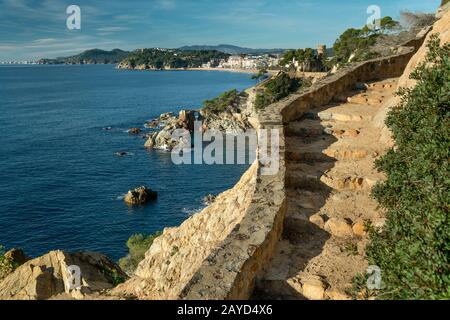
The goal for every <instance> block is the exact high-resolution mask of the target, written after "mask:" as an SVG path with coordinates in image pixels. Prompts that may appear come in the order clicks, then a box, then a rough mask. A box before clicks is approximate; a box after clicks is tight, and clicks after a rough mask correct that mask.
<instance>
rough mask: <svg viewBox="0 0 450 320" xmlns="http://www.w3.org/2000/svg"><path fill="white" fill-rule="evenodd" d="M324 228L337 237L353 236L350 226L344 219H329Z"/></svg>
mask: <svg viewBox="0 0 450 320" xmlns="http://www.w3.org/2000/svg"><path fill="white" fill-rule="evenodd" d="M325 230H326V231H328V232H330V233H331V234H332V235H333V236H335V237H338V238H349V237H352V236H353V230H352V226H351V225H350V224H349V223H348V222H347V221H346V220H345V219H340V218H331V219H329V220H328V221H327V222H326V223H325Z"/></svg>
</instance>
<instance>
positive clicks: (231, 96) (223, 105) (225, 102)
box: [203, 89, 245, 113]
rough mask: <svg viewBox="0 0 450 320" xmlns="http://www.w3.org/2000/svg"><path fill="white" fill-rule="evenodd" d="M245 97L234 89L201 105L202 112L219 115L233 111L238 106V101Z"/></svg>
mask: <svg viewBox="0 0 450 320" xmlns="http://www.w3.org/2000/svg"><path fill="white" fill-rule="evenodd" d="M244 95H245V92H241V93H240V92H239V91H237V90H236V89H233V90H230V91H227V92H224V93H222V94H221V95H219V96H218V97H216V98H214V99H212V100H206V101H205V102H204V103H203V111H204V112H206V113H219V112H224V111H227V110H230V111H233V110H236V108H237V107H238V106H239V100H240V98H241V97H243V96H244Z"/></svg>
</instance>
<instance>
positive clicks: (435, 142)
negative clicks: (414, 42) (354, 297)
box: [367, 36, 450, 299]
mask: <svg viewBox="0 0 450 320" xmlns="http://www.w3.org/2000/svg"><path fill="white" fill-rule="evenodd" d="M428 46H429V54H428V55H427V58H426V61H425V62H424V63H422V64H420V65H419V66H418V67H417V69H416V70H415V71H414V72H413V74H412V76H411V78H412V79H415V80H417V86H416V87H415V88H413V89H402V90H400V92H399V94H400V96H401V103H400V104H399V105H398V106H396V107H395V108H394V109H393V110H392V111H391V112H390V113H389V115H388V118H387V121H386V124H387V126H388V127H389V128H390V129H391V131H392V133H393V137H394V139H395V142H396V146H395V148H393V149H391V150H390V151H389V152H388V153H387V154H386V155H385V156H384V157H382V158H381V159H380V160H378V161H377V162H376V166H377V168H378V169H379V170H380V171H382V172H384V173H385V174H386V176H387V180H386V181H385V182H384V183H381V184H378V185H377V186H375V188H374V190H373V195H374V197H375V198H376V199H377V201H378V202H379V204H380V205H381V207H382V208H384V209H385V210H386V212H387V222H386V225H385V226H384V227H383V229H382V230H377V231H372V232H370V235H371V243H370V245H369V246H368V249H367V257H368V260H369V262H370V264H372V265H377V266H379V267H380V268H381V270H382V272H383V274H382V276H383V282H384V285H385V288H383V289H382V290H381V292H380V293H379V298H383V299H450V261H449V257H450V228H449V226H450V214H449V190H450V175H449V169H450V165H449V159H450V123H449V116H450V103H449V92H450V81H449V79H450V59H449V57H450V45H449V44H448V43H447V44H445V45H444V46H443V47H441V46H440V45H439V38H438V37H437V36H433V38H432V39H431V40H430V43H429V45H428Z"/></svg>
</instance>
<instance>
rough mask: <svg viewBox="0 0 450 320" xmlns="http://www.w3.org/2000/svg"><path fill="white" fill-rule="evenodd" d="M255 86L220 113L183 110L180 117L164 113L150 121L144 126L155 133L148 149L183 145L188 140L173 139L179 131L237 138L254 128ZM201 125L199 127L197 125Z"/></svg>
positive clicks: (171, 147) (149, 137)
mask: <svg viewBox="0 0 450 320" xmlns="http://www.w3.org/2000/svg"><path fill="white" fill-rule="evenodd" d="M253 90H254V87H252V88H250V89H247V90H246V91H244V92H241V93H239V94H238V95H237V98H236V99H235V100H234V101H232V102H231V103H229V104H228V105H226V106H225V107H223V108H222V109H220V110H217V109H214V108H208V107H205V106H204V107H202V108H201V109H197V110H181V111H180V112H179V114H178V115H176V114H175V113H173V112H167V113H163V114H161V115H160V116H159V117H158V118H156V119H152V120H150V121H148V122H147V123H146V124H145V125H144V126H145V127H146V128H148V129H152V130H154V131H153V132H150V133H148V134H146V136H145V138H146V142H145V144H144V146H145V148H147V149H155V150H165V151H171V150H173V149H174V148H175V147H176V146H178V145H179V144H180V143H183V142H184V143H186V141H182V140H181V139H180V140H175V139H173V134H174V133H175V131H176V130H180V129H184V130H187V131H189V132H190V133H193V132H194V131H195V130H200V131H201V132H202V133H205V132H207V131H210V130H213V131H218V132H222V133H226V134H232V135H237V134H241V133H244V132H246V131H248V130H250V129H252V128H254V125H252V123H254V117H255V114H256V111H255V109H254V94H252V91H253ZM196 121H198V122H201V126H200V127H199V128H195V122H196Z"/></svg>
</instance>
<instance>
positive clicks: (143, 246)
mask: <svg viewBox="0 0 450 320" xmlns="http://www.w3.org/2000/svg"><path fill="white" fill-rule="evenodd" d="M161 234H162V232H155V233H154V234H151V235H146V234H142V233H140V234H135V235H132V236H131V237H130V238H129V239H128V241H127V247H128V251H129V253H128V255H127V256H126V257H125V258H122V259H120V260H119V266H120V267H121V268H122V270H123V271H125V272H126V273H127V274H128V275H132V274H133V273H134V271H135V270H136V268H137V266H138V264H139V262H141V261H142V260H144V258H145V253H146V252H147V251H148V249H150V247H151V245H152V244H153V241H154V240H155V239H156V238H158V237H159V236H160V235H161Z"/></svg>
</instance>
